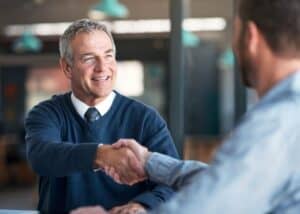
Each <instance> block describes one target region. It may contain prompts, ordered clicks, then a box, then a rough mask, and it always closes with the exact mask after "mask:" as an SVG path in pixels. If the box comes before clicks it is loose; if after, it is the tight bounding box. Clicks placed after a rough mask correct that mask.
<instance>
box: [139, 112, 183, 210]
mask: <svg viewBox="0 0 300 214" xmlns="http://www.w3.org/2000/svg"><path fill="white" fill-rule="evenodd" d="M142 133H143V134H142V136H141V139H140V143H141V144H142V145H143V146H145V147H147V148H148V149H149V150H150V151H152V152H159V153H163V154H166V155H168V156H171V157H174V158H178V157H179V156H178V153H177V150H176V148H175V145H174V142H173V140H172V137H171V134H170V132H169V130H168V128H167V125H166V123H165V121H164V120H163V119H162V118H161V116H160V115H159V114H158V113H157V112H156V111H154V110H152V111H150V113H149V114H148V115H146V116H145V120H144V123H143V131H142ZM148 187H149V191H147V192H144V193H142V194H140V195H138V196H137V197H135V198H134V199H133V201H134V202H138V203H141V204H142V205H144V206H146V208H148V209H153V208H155V207H157V206H158V205H160V204H161V203H164V202H166V201H167V200H168V199H170V198H171V196H172V195H173V194H174V190H173V189H172V188H170V187H167V186H166V185H163V184H158V183H155V182H152V181H148Z"/></svg>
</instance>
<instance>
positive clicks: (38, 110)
mask: <svg viewBox="0 0 300 214" xmlns="http://www.w3.org/2000/svg"><path fill="white" fill-rule="evenodd" d="M47 104H48V105H47ZM61 127H62V124H61V121H60V116H59V114H58V113H57V111H55V108H54V106H51V105H49V103H42V104H39V105H38V106H36V107H34V108H33V110H31V112H30V113H29V114H28V116H27V118H26V120H25V129H26V144H27V159H28V161H29V163H30V165H31V166H32V168H33V170H34V171H35V172H36V173H37V174H39V175H40V176H55V177H62V176H67V175H70V174H72V173H75V172H82V171H87V170H92V169H93V162H94V158H95V155H96V150H97V146H98V144H97V143H80V144H76V143H74V142H63V141H62V137H61V136H62V134H61V132H62V131H61Z"/></svg>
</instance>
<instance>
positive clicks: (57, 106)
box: [25, 19, 177, 213]
mask: <svg viewBox="0 0 300 214" xmlns="http://www.w3.org/2000/svg"><path fill="white" fill-rule="evenodd" d="M60 55H61V60H60V64H61V68H62V70H63V72H64V73H65V75H66V77H67V78H68V79H70V83H71V88H72V92H68V93H66V94H62V95H56V96H54V97H52V98H51V99H49V100H46V101H44V102H42V103H40V104H38V105H37V106H35V107H34V108H33V109H32V110H31V111H30V113H29V115H28V117H27V119H26V122H25V127H26V142H27V155H28V160H29V162H30V164H31V165H32V167H33V169H34V170H35V172H36V173H37V174H38V175H39V204H38V210H39V211H41V212H42V213H68V212H69V211H70V210H72V209H75V208H77V207H80V206H92V205H101V206H103V207H104V208H105V209H107V210H110V211H111V213H120V212H122V213H136V212H140V211H145V210H146V209H153V208H155V207H157V206H158V205H159V204H160V203H162V202H164V201H166V200H167V199H169V198H170V197H171V195H172V193H173V190H172V189H171V188H169V187H167V186H164V185H158V184H156V183H153V182H149V181H145V182H139V183H137V184H135V185H133V186H128V185H120V184H117V183H116V182H114V181H113V180H112V179H111V178H110V177H109V176H107V175H106V174H105V173H104V171H103V170H104V169H105V168H107V167H113V168H114V169H115V170H117V171H118V173H119V174H120V175H122V179H121V180H122V182H123V183H128V184H130V185H131V184H132V182H130V180H129V178H131V179H132V178H135V182H136V181H140V180H141V179H139V178H138V176H139V175H136V173H135V172H129V171H127V168H126V164H127V161H128V160H130V161H131V162H132V163H134V162H137V160H136V158H135V156H134V154H133V153H132V152H131V151H130V150H129V149H127V148H123V149H117V150H116V149H113V148H112V146H111V145H110V144H112V143H113V142H116V141H117V140H118V139H119V138H133V139H135V140H137V141H139V142H140V143H141V144H143V146H146V147H148V148H149V149H150V150H154V151H157V152H161V153H165V154H168V155H171V156H173V157H177V152H176V149H175V146H174V143H173V141H172V138H171V136H170V133H169V131H168V129H167V126H166V123H165V122H164V121H163V119H162V118H161V117H160V116H159V114H158V113H157V111H155V110H154V109H153V108H150V107H148V106H146V105H144V104H142V103H140V102H137V101H135V100H133V99H130V98H127V97H125V96H123V95H121V94H119V93H118V92H116V91H114V90H113V87H114V83H115V80H116V75H117V65H116V59H115V55H116V47H115V44H114V40H113V38H112V35H111V34H110V32H109V31H108V30H107V28H106V27H105V25H103V24H101V23H98V22H95V21H91V20H88V19H82V20H78V21H75V22H74V23H72V24H71V25H70V26H69V27H68V28H67V29H66V31H65V32H64V34H63V35H62V37H61V38H60ZM95 169H96V170H95ZM97 169H102V170H97Z"/></svg>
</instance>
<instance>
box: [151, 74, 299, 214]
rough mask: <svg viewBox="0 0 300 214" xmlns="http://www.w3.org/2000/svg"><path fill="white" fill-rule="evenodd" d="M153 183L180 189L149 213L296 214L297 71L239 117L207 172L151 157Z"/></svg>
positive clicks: (200, 165) (186, 163) (155, 155)
mask: <svg viewBox="0 0 300 214" xmlns="http://www.w3.org/2000/svg"><path fill="white" fill-rule="evenodd" d="M146 171H147V173H148V175H149V178H150V179H151V180H153V181H156V182H159V183H163V184H167V185H170V186H172V187H174V188H176V189H180V191H179V192H178V193H177V195H176V196H175V197H174V198H173V199H172V200H170V201H169V202H168V203H166V204H165V205H163V206H161V207H159V208H158V209H157V210H154V211H153V213H159V214H163V213H172V214H176V213H178V214H179V213H180V214H182V213H188V214H194V213H195V214H201V213H203V214H220V213H222V214H223V213H225V214H226V213H228V214H248V213H249V214H255V213H280V214H281V213H284V214H289V213H290V214H296V213H297V214H299V213H300V72H295V73H293V74H292V75H290V76H289V77H287V78H286V79H285V80H283V81H281V82H280V83H279V84H277V85H276V86H275V87H273V88H272V89H271V90H270V91H269V92H268V93H267V94H266V95H265V96H264V97H263V98H262V99H261V101H260V102H259V103H258V104H257V105H255V106H254V107H253V108H252V109H251V110H249V111H248V112H247V114H246V115H245V116H244V117H243V119H242V121H241V122H240V124H239V126H238V127H237V128H236V129H235V130H234V131H233V133H232V134H231V136H229V138H228V139H227V140H226V141H225V142H224V144H223V145H222V146H221V148H220V149H219V150H218V152H217V154H216V157H215V159H214V161H213V162H212V163H211V165H210V166H209V167H208V166H206V165H205V164H203V163H201V162H195V161H180V160H176V159H172V158H170V157H167V156H164V155H161V154H158V153H153V154H152V155H151V156H150V158H149V159H148V161H147V164H146Z"/></svg>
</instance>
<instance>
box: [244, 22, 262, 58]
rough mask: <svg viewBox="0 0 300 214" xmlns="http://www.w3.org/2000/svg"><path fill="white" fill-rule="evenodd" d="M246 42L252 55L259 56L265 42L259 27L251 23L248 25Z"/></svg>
mask: <svg viewBox="0 0 300 214" xmlns="http://www.w3.org/2000/svg"><path fill="white" fill-rule="evenodd" d="M246 41H247V43H248V50H249V52H250V53H251V54H254V55H257V54H258V51H259V50H260V47H261V45H262V42H263V37H262V34H261V32H260V30H259V29H258V27H257V25H256V24H255V23H254V22H252V21H249V22H248V23H247V24H246Z"/></svg>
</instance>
